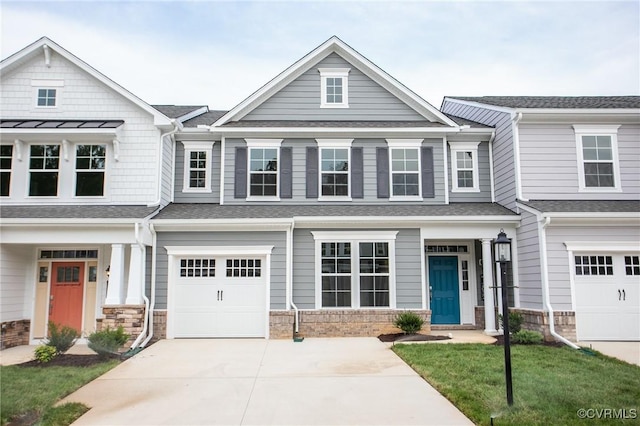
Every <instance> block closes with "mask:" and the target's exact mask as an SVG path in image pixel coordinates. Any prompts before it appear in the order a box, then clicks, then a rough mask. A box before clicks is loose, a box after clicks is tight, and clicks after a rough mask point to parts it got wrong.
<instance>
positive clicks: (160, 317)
mask: <svg viewBox="0 0 640 426" xmlns="http://www.w3.org/2000/svg"><path fill="white" fill-rule="evenodd" d="M166 338H167V311H153V337H152V338H151V341H152V342H155V341H158V340H160V339H166Z"/></svg>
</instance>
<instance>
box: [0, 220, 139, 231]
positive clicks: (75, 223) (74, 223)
mask: <svg viewBox="0 0 640 426" xmlns="http://www.w3.org/2000/svg"><path fill="white" fill-rule="evenodd" d="M142 221H143V218H137V219H131V218H129V219H93V218H91V219H86V218H55V219H48V218H15V219H14V218H5V219H2V222H1V223H0V229H3V228H9V227H12V226H22V225H29V226H30V227H37V226H43V227H44V226H52V225H55V226H67V227H83V226H95V225H106V226H108V225H133V224H135V223H140V222H142Z"/></svg>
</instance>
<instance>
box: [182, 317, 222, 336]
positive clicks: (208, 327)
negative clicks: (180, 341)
mask: <svg viewBox="0 0 640 426" xmlns="http://www.w3.org/2000/svg"><path fill="white" fill-rule="evenodd" d="M174 315H175V316H176V318H175V324H176V329H175V335H176V337H210V336H211V335H212V333H215V330H216V315H217V314H216V313H215V312H176V313H175V314H174Z"/></svg>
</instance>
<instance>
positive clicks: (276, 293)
mask: <svg viewBox="0 0 640 426" xmlns="http://www.w3.org/2000/svg"><path fill="white" fill-rule="evenodd" d="M285 241H286V234H285V233H284V232H160V233H158V242H157V244H158V257H157V260H156V262H157V278H156V308H158V309H166V308H167V285H168V276H167V274H168V264H167V263H168V255H167V251H166V250H165V247H166V246H185V247H186V246H194V247H200V246H217V247H225V246H247V247H250V246H274V247H273V250H272V251H271V294H270V303H271V309H284V308H285V305H286V303H285V275H286V266H285V265H286V264H285V262H286V261H285Z"/></svg>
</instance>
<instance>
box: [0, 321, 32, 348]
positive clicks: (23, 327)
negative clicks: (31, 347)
mask: <svg viewBox="0 0 640 426" xmlns="http://www.w3.org/2000/svg"><path fill="white" fill-rule="evenodd" d="M0 328H1V329H2V339H0V350H2V349H8V348H13V347H14V346H21V345H28V344H29V331H30V330H31V321H29V320H18V321H7V322H3V323H2V324H0Z"/></svg>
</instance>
